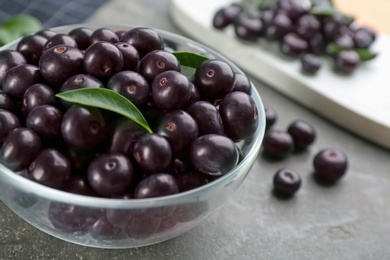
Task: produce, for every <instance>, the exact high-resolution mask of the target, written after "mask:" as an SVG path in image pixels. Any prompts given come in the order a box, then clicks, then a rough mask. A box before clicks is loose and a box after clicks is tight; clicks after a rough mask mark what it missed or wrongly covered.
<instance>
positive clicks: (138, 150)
mask: <svg viewBox="0 0 390 260" xmlns="http://www.w3.org/2000/svg"><path fill="white" fill-rule="evenodd" d="M133 157H134V159H135V161H136V162H137V164H138V165H139V166H140V167H141V169H142V170H143V171H144V172H146V173H156V172H163V171H165V170H166V169H168V167H169V165H170V163H171V159H172V150H171V146H170V145H169V142H168V141H167V139H165V137H162V136H161V135H158V134H146V135H143V136H141V137H140V138H138V140H137V141H136V142H135V143H134V145H133Z"/></svg>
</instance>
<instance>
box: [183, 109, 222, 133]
mask: <svg viewBox="0 0 390 260" xmlns="http://www.w3.org/2000/svg"><path fill="white" fill-rule="evenodd" d="M186 112H187V113H188V114H190V115H191V116H192V118H193V119H194V120H195V122H196V124H197V125H198V128H199V136H201V135H205V134H219V135H224V133H225V132H224V129H223V123H222V118H221V115H220V114H219V111H218V110H217V108H216V107H215V106H214V105H212V104H211V103H210V102H207V101H198V102H195V103H194V104H192V105H191V106H190V107H188V108H187V110H186Z"/></svg>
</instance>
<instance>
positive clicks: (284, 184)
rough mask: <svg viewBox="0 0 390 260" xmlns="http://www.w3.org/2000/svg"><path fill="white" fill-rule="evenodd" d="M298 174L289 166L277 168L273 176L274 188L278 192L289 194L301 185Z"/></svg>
mask: <svg viewBox="0 0 390 260" xmlns="http://www.w3.org/2000/svg"><path fill="white" fill-rule="evenodd" d="M301 183H302V180H301V176H300V174H299V173H298V172H297V171H295V170H293V169H291V168H282V169H279V170H278V171H277V172H276V173H275V175H274V178H273V185H274V190H275V192H277V193H278V194H281V195H285V196H291V195H293V194H294V193H296V192H297V191H298V190H299V188H300V187H301Z"/></svg>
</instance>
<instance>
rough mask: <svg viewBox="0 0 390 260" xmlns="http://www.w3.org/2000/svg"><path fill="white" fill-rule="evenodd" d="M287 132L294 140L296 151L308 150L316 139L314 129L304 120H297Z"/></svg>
mask: <svg viewBox="0 0 390 260" xmlns="http://www.w3.org/2000/svg"><path fill="white" fill-rule="evenodd" d="M287 132H288V133H289V134H290V135H291V137H292V138H293V140H294V147H295V149H299V150H302V149H306V148H307V147H308V146H310V145H311V144H312V143H313V142H314V141H315V138H316V131H315V130H314V127H313V126H312V125H310V124H309V123H307V122H306V121H303V120H295V121H294V122H292V123H291V124H290V125H289V126H288V129H287Z"/></svg>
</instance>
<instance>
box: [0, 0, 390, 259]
mask: <svg viewBox="0 0 390 260" xmlns="http://www.w3.org/2000/svg"><path fill="white" fill-rule="evenodd" d="M169 9H170V1H169V0H159V1H153V0H131V1H130V0H127V1H121V0H111V1H108V2H107V3H106V4H104V5H103V6H102V7H101V8H99V9H97V10H96V11H95V13H94V14H93V15H92V16H90V17H88V18H87V19H86V22H94V23H96V22H97V23H127V24H136V25H146V26H152V27H155V28H159V29H163V30H168V31H172V32H176V33H179V34H182V32H180V31H179V30H178V29H177V27H175V25H174V24H173V23H172V21H171V20H170V18H169ZM252 80H253V82H254V84H255V85H256V86H257V88H258V90H259V92H260V95H261V97H262V99H263V102H264V104H265V106H268V107H272V108H274V109H275V110H276V111H277V112H278V121H277V123H276V125H275V128H280V129H285V128H286V127H287V126H288V124H290V123H291V122H292V121H293V120H295V119H303V120H306V121H308V122H310V123H311V124H312V125H313V126H314V127H315V128H316V130H317V140H316V142H315V144H314V145H313V146H312V147H311V148H310V149H309V150H308V151H305V152H303V153H300V154H293V155H292V156H290V157H288V158H287V159H285V160H283V161H281V162H269V161H266V160H264V158H263V157H262V156H261V155H259V157H258V159H257V161H256V162H255V165H254V166H253V168H252V170H251V172H250V174H249V175H248V177H247V178H246V180H245V181H244V183H243V184H242V186H241V187H240V188H239V189H238V191H237V192H236V193H235V194H234V195H233V196H232V198H231V199H230V200H229V201H228V202H227V203H226V204H225V205H224V206H223V207H222V208H221V209H220V210H219V211H218V212H217V213H216V214H214V215H213V216H212V217H211V218H210V219H208V220H206V221H205V222H203V223H202V224H201V225H200V226H198V227H196V228H195V229H193V230H191V231H189V232H187V233H185V234H183V235H181V236H180V237H177V238H174V239H172V240H169V241H166V242H163V243H160V244H156V245H152V246H147V247H141V248H136V249H126V250H108V249H96V248H88V247H83V246H79V245H74V244H71V243H67V242H64V241H61V240H59V239H57V238H53V237H51V236H49V235H47V234H45V233H43V232H41V231H39V230H37V229H35V228H34V227H32V226H30V225H29V224H27V223H26V222H24V221H23V220H21V219H20V218H19V217H18V216H16V215H15V214H13V213H12V212H11V211H10V210H9V209H8V208H7V207H6V206H5V205H4V204H3V203H1V202H0V259H1V260H9V259H18V260H19V259H390V246H389V244H390V235H389V233H390V221H389V219H390V199H389V198H390V167H389V166H390V160H389V158H390V152H389V151H388V150H385V149H383V148H381V147H378V146H376V145H373V144H371V143H370V142H368V141H366V140H363V139H361V138H359V137H357V136H355V135H353V134H351V133H350V132H348V131H345V130H344V129H341V128H339V127H338V126H336V125H334V124H332V123H331V122H330V121H327V120H325V119H323V118H321V117H320V116H318V115H316V114H314V113H312V112H311V111H310V110H308V109H306V108H304V107H302V106H300V105H299V104H297V103H295V102H293V101H292V100H290V99H288V98H286V97H284V96H283V95H281V94H280V93H278V92H276V91H274V90H273V89H272V88H270V87H268V86H266V85H264V84H262V83H261V82H259V81H257V80H256V79H254V78H252ZM330 146H334V147H338V148H340V149H342V150H343V151H344V152H345V153H346V154H347V155H348V158H349V161H350V167H349V171H348V173H347V175H346V176H345V178H343V179H342V180H341V181H340V182H338V183H337V184H336V185H333V186H321V185H319V184H318V183H317V182H315V181H314V179H313V177H312V176H313V174H312V172H313V169H312V159H313V157H314V155H315V154H316V153H317V152H318V151H319V150H320V149H322V148H325V147H330ZM282 166H289V167H292V168H295V169H296V170H298V171H299V172H300V173H301V174H302V180H303V185H302V187H301V189H300V191H299V192H298V193H297V194H296V196H294V197H293V198H292V199H289V200H280V199H277V198H275V197H274V196H273V195H272V192H271V191H272V177H273V175H274V173H275V171H276V170H277V169H279V168H280V167H282Z"/></svg>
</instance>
